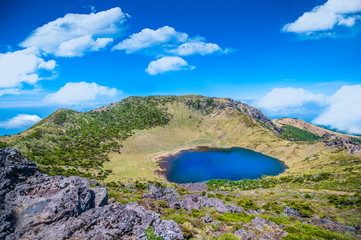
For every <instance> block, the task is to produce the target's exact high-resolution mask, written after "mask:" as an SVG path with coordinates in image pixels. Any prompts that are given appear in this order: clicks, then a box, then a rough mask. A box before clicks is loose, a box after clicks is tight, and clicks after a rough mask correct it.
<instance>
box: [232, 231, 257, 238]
mask: <svg viewBox="0 0 361 240" xmlns="http://www.w3.org/2000/svg"><path fill="white" fill-rule="evenodd" d="M234 235H236V236H237V237H239V238H241V239H244V240H258V239H259V237H258V236H257V234H256V233H255V232H253V231H252V230H249V231H248V232H247V230H246V229H245V228H241V229H239V230H237V231H235V232H234Z"/></svg>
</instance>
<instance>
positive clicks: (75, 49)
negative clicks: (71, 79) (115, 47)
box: [55, 35, 113, 57]
mask: <svg viewBox="0 0 361 240" xmlns="http://www.w3.org/2000/svg"><path fill="white" fill-rule="evenodd" d="M111 42H113V39H112V38H98V39H97V40H96V41H94V40H93V38H92V36H91V35H86V36H83V37H79V38H74V39H71V40H69V41H66V42H63V43H61V44H60V45H59V47H58V49H57V50H56V51H55V55H56V56H59V57H81V56H83V55H84V53H85V52H87V51H98V50H99V49H101V48H104V47H105V46H106V45H108V44H109V43H111Z"/></svg>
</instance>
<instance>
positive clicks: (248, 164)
mask: <svg viewBox="0 0 361 240" xmlns="http://www.w3.org/2000/svg"><path fill="white" fill-rule="evenodd" d="M160 166H161V168H163V169H164V173H165V175H166V177H167V179H168V180H169V181H171V182H175V183H189V182H202V181H206V180H210V179H229V180H240V179H244V178H248V179H256V178H260V177H261V176H262V175H278V174H280V173H282V172H284V171H285V169H286V168H287V166H285V165H284V164H283V163H282V162H280V161H279V160H277V159H275V158H271V157H268V156H265V155H263V154H261V153H257V152H254V151H251V150H247V149H244V148H228V149H209V148H207V149H203V148H202V149H200V150H194V151H193V150H192V151H182V152H180V153H178V154H176V155H172V156H169V157H165V158H163V159H162V161H161V163H160Z"/></svg>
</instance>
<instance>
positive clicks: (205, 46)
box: [168, 41, 225, 56]
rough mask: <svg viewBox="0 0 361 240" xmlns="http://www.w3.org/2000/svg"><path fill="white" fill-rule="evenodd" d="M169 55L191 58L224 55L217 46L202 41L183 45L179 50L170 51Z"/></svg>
mask: <svg viewBox="0 0 361 240" xmlns="http://www.w3.org/2000/svg"><path fill="white" fill-rule="evenodd" d="M168 52H169V53H173V54H175V55H178V56H189V55H194V54H200V55H208V54H212V53H215V52H219V53H224V52H225V51H223V50H222V48H220V47H219V46H218V45H217V44H215V43H205V42H202V41H190V42H186V43H183V44H182V45H180V46H178V47H177V48H174V49H170V50H168Z"/></svg>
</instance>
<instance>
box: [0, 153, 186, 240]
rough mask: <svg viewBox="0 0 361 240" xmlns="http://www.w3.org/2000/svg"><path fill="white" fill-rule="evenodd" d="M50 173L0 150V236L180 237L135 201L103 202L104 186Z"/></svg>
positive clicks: (166, 222)
mask: <svg viewBox="0 0 361 240" xmlns="http://www.w3.org/2000/svg"><path fill="white" fill-rule="evenodd" d="M91 185H92V183H90V182H89V181H88V180H86V179H84V178H80V177H77V176H72V177H62V176H55V177H49V176H48V175H45V174H42V173H40V171H39V170H38V168H37V167H36V165H35V164H34V163H32V162H29V161H27V160H26V159H25V158H24V157H23V156H22V155H21V154H20V152H18V151H17V150H15V149H13V148H6V149H0V239H6V240H11V239H47V240H52V239H54V240H55V239H56V240H59V239H97V240H99V239H147V236H146V233H145V231H144V230H145V229H150V228H151V229H152V230H153V233H152V234H154V235H156V236H159V237H162V238H163V239H165V240H167V239H169V240H170V239H172V240H176V239H184V237H183V233H182V231H181V230H180V229H179V227H178V225H177V224H176V223H175V222H174V221H172V220H162V219H161V218H160V215H159V214H157V213H155V212H153V211H149V210H146V209H145V208H144V207H142V206H139V205H138V204H137V203H129V204H126V205H121V204H119V203H114V204H110V205H109V204H108V193H107V191H106V189H105V188H101V187H90V186H91Z"/></svg>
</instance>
